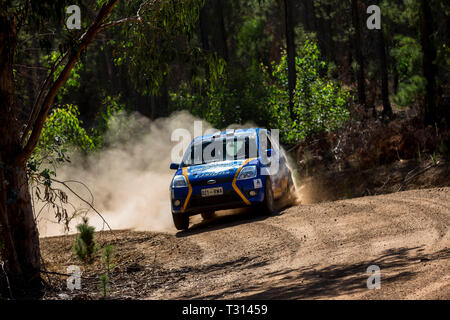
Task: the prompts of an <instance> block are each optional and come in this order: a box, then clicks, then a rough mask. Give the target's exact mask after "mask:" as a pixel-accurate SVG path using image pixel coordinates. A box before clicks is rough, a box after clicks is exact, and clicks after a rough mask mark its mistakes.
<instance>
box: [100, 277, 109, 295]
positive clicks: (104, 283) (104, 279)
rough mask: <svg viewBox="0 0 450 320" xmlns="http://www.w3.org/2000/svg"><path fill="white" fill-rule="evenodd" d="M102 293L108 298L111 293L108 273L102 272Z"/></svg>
mask: <svg viewBox="0 0 450 320" xmlns="http://www.w3.org/2000/svg"><path fill="white" fill-rule="evenodd" d="M99 289H100V293H101V294H102V297H103V298H106V297H107V296H108V293H109V277H108V274H106V273H105V274H102V275H101V276H100V285H99Z"/></svg>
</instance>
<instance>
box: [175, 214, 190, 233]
mask: <svg viewBox="0 0 450 320" xmlns="http://www.w3.org/2000/svg"><path fill="white" fill-rule="evenodd" d="M172 218H173V224H174V225H175V228H177V230H187V229H188V228H189V216H188V215H186V214H184V213H173V212H172Z"/></svg>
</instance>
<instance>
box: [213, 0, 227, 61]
mask: <svg viewBox="0 0 450 320" xmlns="http://www.w3.org/2000/svg"><path fill="white" fill-rule="evenodd" d="M216 1H217V2H216V9H217V16H218V19H219V34H220V36H219V38H220V39H219V42H220V52H221V56H222V58H223V59H224V60H225V61H227V62H228V58H229V56H228V44H227V31H226V29H225V18H224V16H223V4H222V0H216Z"/></svg>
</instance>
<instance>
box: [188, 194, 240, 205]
mask: <svg viewBox="0 0 450 320" xmlns="http://www.w3.org/2000/svg"><path fill="white" fill-rule="evenodd" d="M239 201H242V199H241V197H239V195H238V194H237V193H236V192H234V191H230V192H226V193H224V194H223V195H220V196H212V197H202V196H201V195H193V196H192V197H191V199H190V201H189V205H188V207H190V208H196V207H203V206H210V205H219V204H226V203H232V202H239ZM242 203H244V202H243V201H242Z"/></svg>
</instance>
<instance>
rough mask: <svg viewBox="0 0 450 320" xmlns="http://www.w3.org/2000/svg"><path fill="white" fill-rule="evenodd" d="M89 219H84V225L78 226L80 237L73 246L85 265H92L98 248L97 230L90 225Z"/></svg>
mask: <svg viewBox="0 0 450 320" xmlns="http://www.w3.org/2000/svg"><path fill="white" fill-rule="evenodd" d="M88 222H89V221H88V218H86V217H85V218H83V223H80V224H79V225H77V230H78V236H77V238H76V240H75V245H74V246H73V251H74V252H75V254H76V256H77V257H78V258H79V259H80V260H81V261H83V262H85V263H92V260H93V259H94V255H95V253H96V252H97V251H98V246H97V244H96V243H95V240H94V231H95V228H94V227H92V226H90V225H89V224H88Z"/></svg>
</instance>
